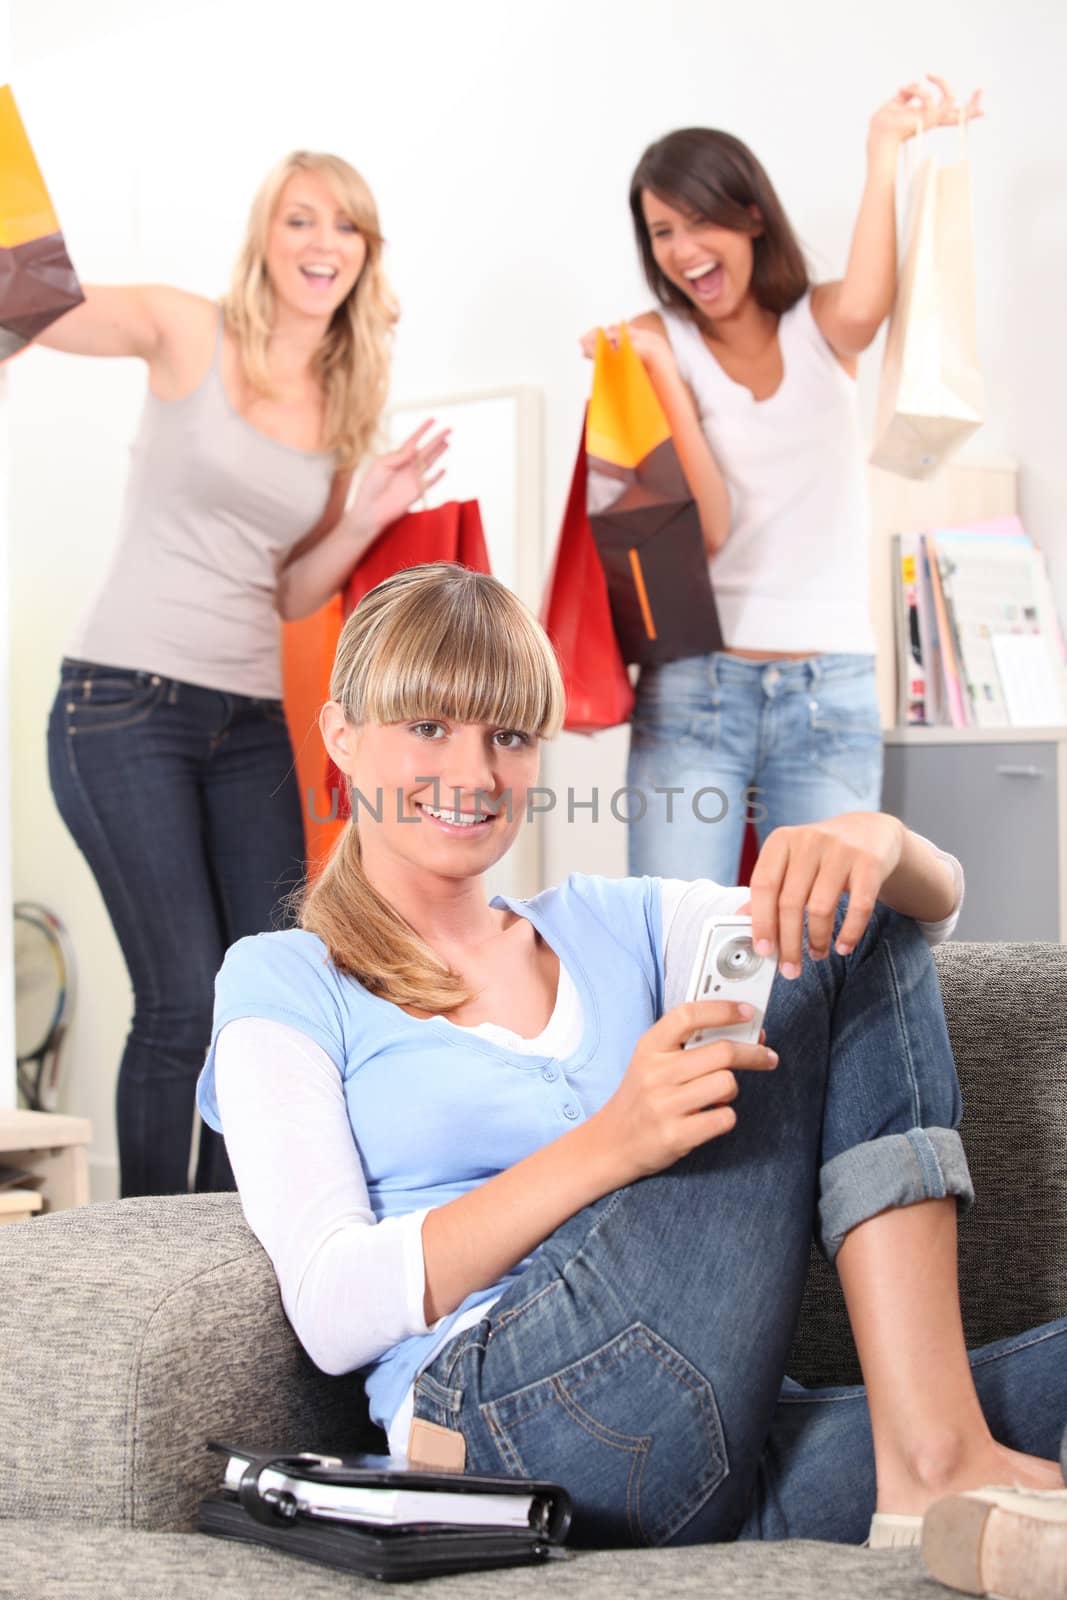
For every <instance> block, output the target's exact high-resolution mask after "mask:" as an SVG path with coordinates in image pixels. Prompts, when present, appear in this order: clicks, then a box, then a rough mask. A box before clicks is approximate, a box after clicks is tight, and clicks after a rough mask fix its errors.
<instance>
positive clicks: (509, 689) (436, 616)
mask: <svg viewBox="0 0 1067 1600" xmlns="http://www.w3.org/2000/svg"><path fill="white" fill-rule="evenodd" d="M330 698H331V700H335V701H337V703H338V704H339V705H340V706H341V707H342V708H343V710H344V714H345V717H346V719H347V720H348V722H350V723H352V724H357V725H358V724H360V723H364V722H374V723H391V722H402V721H408V720H411V721H417V720H419V719H420V718H427V719H430V718H435V717H445V718H449V719H451V720H453V721H457V722H484V723H489V724H493V725H496V726H499V727H502V728H515V729H517V730H519V731H520V732H523V733H527V734H531V735H535V736H536V737H538V738H542V739H551V738H553V737H554V736H555V735H556V734H557V733H558V732H559V730H560V728H561V727H562V725H563V713H564V709H565V692H564V688H563V681H562V678H561V676H560V671H559V667H558V665H557V662H556V656H555V652H554V651H553V649H552V645H551V644H550V643H549V640H548V637H547V635H546V634H545V632H544V630H543V629H542V628H541V626H540V624H539V623H538V622H537V621H536V619H535V618H534V616H533V615H532V613H531V612H530V611H529V610H528V609H527V607H526V606H525V605H523V603H522V601H521V600H519V599H518V598H517V596H516V595H514V594H512V592H511V590H510V589H508V588H506V587H505V586H504V584H502V583H500V582H499V580H498V579H496V578H492V577H489V576H488V575H486V574H485V573H480V572H471V571H470V570H469V569H468V568H466V567H460V566H457V565H455V564H453V563H451V562H434V563H431V564H428V565H426V566H419V567H408V568H407V569H406V570H405V571H403V572H398V573H396V574H394V576H393V577H391V578H387V579H386V580H385V582H384V583H380V584H378V586H377V588H374V589H372V590H371V591H370V592H369V593H368V594H366V595H364V597H363V599H362V600H361V601H360V602H359V604H358V605H357V607H356V609H355V610H354V611H353V612H352V615H351V616H350V617H349V618H348V621H347V622H346V623H345V626H344V628H343V630H342V632H341V638H340V640H339V642H338V645H337V654H336V657H335V659H334V666H333V674H332V677H331V679H330ZM358 810H359V806H358V802H357V804H356V805H354V806H353V815H352V817H351V818H350V820H349V821H348V822H347V823H346V824H345V829H344V832H343V833H342V834H341V837H340V839H339V840H338V841H337V844H336V845H335V846H334V849H333V851H332V853H331V855H330V857H329V859H328V861H327V862H326V865H325V866H324V867H323V869H322V872H321V873H320V875H319V876H318V878H317V879H316V880H315V881H314V882H313V883H312V884H311V885H310V887H309V888H308V889H307V891H306V893H305V895H304V899H303V904H302V907H301V911H300V926H301V927H302V928H305V929H307V931H308V932H309V933H314V934H317V935H318V937H319V938H320V939H321V940H322V942H323V944H324V945H325V946H326V948H327V950H328V951H329V953H330V960H331V961H332V962H333V965H334V966H335V967H336V968H337V970H338V971H339V972H343V973H346V974H348V975H349V976H350V977H353V978H356V979H358V980H359V982H360V983H361V984H362V985H363V987H364V988H365V989H368V990H369V991H370V993H371V994H376V995H379V996H380V997H381V998H382V999H384V1000H391V1001H392V1002H393V1003H394V1004H395V1005H400V1006H406V1007H410V1008H412V1009H414V1010H418V1011H424V1012H427V1013H428V1014H430V1015H437V1014H439V1013H442V1012H448V1011H454V1010H456V1009H457V1007H459V1006H462V1005H465V1004H466V1003H467V1002H468V1001H469V1000H470V999H471V998H472V996H471V994H470V992H469V991H468V990H467V989H466V988H464V986H463V983H462V981H461V979H460V978H459V976H458V975H457V974H456V973H455V972H453V971H452V970H451V969H450V968H449V967H448V966H447V965H446V964H445V963H444V962H442V961H441V960H440V958H439V957H438V956H436V955H435V954H434V952H433V951H432V950H431V949H430V947H429V946H428V945H427V944H426V943H425V941H424V940H423V939H421V938H420V937H419V935H418V934H417V933H416V932H415V930H414V929H413V928H412V927H411V926H410V925H409V924H408V923H407V922H406V921H405V920H404V919H403V917H401V916H399V915H398V914H397V912H396V911H395V910H394V909H393V908H392V906H390V905H389V903H388V902H387V901H386V900H385V899H384V898H383V897H382V896H381V895H380V894H379V893H378V892H377V890H376V889H375V888H374V887H373V886H372V885H371V883H370V882H369V881H368V879H367V877H366V874H365V873H364V871H363V866H362V851H361V847H360V838H359V827H358Z"/></svg>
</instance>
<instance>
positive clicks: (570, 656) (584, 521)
mask: <svg viewBox="0 0 1067 1600" xmlns="http://www.w3.org/2000/svg"><path fill="white" fill-rule="evenodd" d="M585 497H586V464H585V439H584V430H583V438H582V441H581V443H580V445H579V447H578V459H577V461H576V462H575V465H574V476H573V478H572V479H571V490H570V494H569V496H568V498H567V509H566V511H565V512H564V514H563V526H562V528H561V529H560V535H559V544H558V546H557V547H556V559H555V561H554V563H553V566H552V575H551V577H550V578H549V581H548V587H547V589H546V591H545V600H544V605H543V607H542V611H541V622H542V624H543V626H544V629H545V632H546V633H547V634H548V636H549V638H550V639H551V640H552V643H553V645H554V646H555V650H556V655H557V657H558V659H559V665H560V671H561V672H562V674H563V683H564V687H565V688H566V691H567V713H566V716H565V718H564V722H563V726H564V727H565V728H566V729H568V730H569V731H570V732H571V733H595V732H597V730H598V729H600V728H613V727H615V726H616V724H617V723H620V722H628V721H629V718H630V712H631V711H632V710H633V704H634V692H633V688H632V686H631V684H630V679H629V676H628V675H627V671H626V665H625V663H624V661H623V659H622V651H621V650H620V649H619V642H618V640H617V639H616V637H615V628H614V625H613V623H612V618H611V603H610V601H609V600H608V585H607V580H606V578H605V577H604V569H603V567H602V566H601V564H600V557H599V556H598V555H597V550H596V545H595V544H594V543H593V535H592V532H591V530H590V527H589V516H588V513H587V511H586V506H585Z"/></svg>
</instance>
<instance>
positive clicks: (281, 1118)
mask: <svg viewBox="0 0 1067 1600" xmlns="http://www.w3.org/2000/svg"><path fill="white" fill-rule="evenodd" d="M934 848H936V847H934ZM937 854H938V855H939V856H940V857H941V859H942V860H944V861H946V862H948V863H949V865H950V866H951V868H952V871H953V873H954V876H955V879H956V903H955V905H954V907H953V910H952V912H951V913H950V915H949V916H948V917H946V918H945V919H944V920H943V921H942V922H937V923H920V924H919V926H920V927H921V928H922V930H923V932H924V934H925V936H926V938H927V940H928V941H929V943H931V944H937V943H940V942H941V940H943V939H947V938H949V937H950V936H951V934H952V931H953V929H954V928H955V926H956V923H957V921H958V919H959V913H960V907H961V905H962V903H963V889H964V885H963V869H962V868H961V866H960V864H959V862H958V861H957V860H956V858H955V857H954V856H951V855H948V854H947V853H946V852H944V851H937ZM748 898H749V890H748V889H747V888H744V887H741V888H724V887H723V886H722V885H720V884H716V883H712V882H711V881H710V880H708V879H696V880H693V881H683V880H680V879H664V880H663V881H662V885H661V918H662V940H663V944H662V948H663V966H664V1009H665V1010H669V1009H670V1008H671V1006H674V1005H678V1004H679V1003H680V1002H681V1001H682V1000H684V999H685V993H686V989H687V987H688V983H689V978H690V973H691V969H692V965H693V961H694V959H695V954H696V950H697V946H698V941H699V938H700V933H701V930H702V928H703V926H704V923H705V922H706V920H707V919H708V918H709V917H713V916H728V915H730V914H731V913H733V912H735V911H736V910H737V908H738V907H739V906H740V905H743V904H744V903H745V901H746V900H747V899H748ZM454 1026H457V1027H458V1026H460V1024H454ZM582 1028H583V1018H582V1010H581V1002H580V998H579V995H578V992H577V989H576V988H575V985H574V983H573V980H572V978H571V975H570V974H569V973H568V971H567V969H566V968H565V967H564V966H563V965H562V964H561V966H560V974H559V988H558V991H557V996H556V1004H555V1007H554V1009H553V1012H552V1016H551V1018H550V1020H549V1022H548V1024H547V1025H546V1027H545V1028H544V1029H543V1031H542V1032H541V1033H540V1034H538V1035H537V1036H536V1037H535V1038H532V1039H524V1038H522V1037H521V1036H520V1035H518V1034H515V1033H512V1032H511V1030H510V1029H508V1028H505V1027H502V1026H500V1025H498V1024H496V1023H492V1022H482V1023H478V1024H477V1025H476V1026H475V1027H472V1028H470V1029H469V1030H468V1031H470V1032H471V1033H478V1034H482V1035H484V1036H486V1037H488V1038H493V1039H496V1040H497V1041H498V1042H500V1043H504V1044H506V1045H507V1046H508V1047H509V1048H510V1049H513V1050H520V1051H528V1052H530V1053H532V1054H536V1055H554V1056H559V1057H565V1056H567V1055H568V1054H569V1053H570V1052H571V1051H572V1050H573V1049H575V1048H576V1047H577V1044H578V1042H579V1040H580V1039H581V1036H582ZM215 1092H216V1096H217V1100H218V1107H219V1112H220V1116H221V1120H222V1126H223V1128H224V1130H225V1137H226V1148H227V1151H228V1153H229V1157H230V1162H231V1165H232V1167H233V1171H234V1176H235V1178H236V1180H237V1186H238V1189H239V1191H240V1195H241V1202H242V1205H243V1207H244V1212H245V1216H246V1218H247V1219H248V1225H249V1227H250V1228H251V1229H252V1231H253V1233H254V1234H255V1235H256V1237H257V1238H258V1239H259V1241H260V1243H261V1244H262V1245H263V1248H264V1249H265V1250H266V1252H267V1254H268V1255H269V1256H270V1258H271V1261H272V1263H273V1265H274V1270H275V1272H276V1274H277V1277H278V1284H279V1288H280V1290H281V1297H282V1304H283V1305H284V1307H285V1311H286V1315H287V1316H288V1318H289V1320H290V1322H291V1323H292V1325H293V1328H294V1330H295V1332H296V1334H297V1337H298V1338H299V1340H300V1342H301V1344H302V1345H303V1346H304V1349H305V1350H306V1351H307V1352H308V1354H309V1355H310V1357H311V1359H312V1360H313V1361H314V1362H315V1363H316V1365H317V1366H319V1367H321V1368H322V1369H323V1371H325V1372H331V1373H341V1372H351V1371H355V1370H356V1369H358V1368H360V1367H364V1366H366V1365H367V1364H368V1363H370V1362H372V1361H374V1360H376V1359H377V1358H378V1357H379V1356H381V1355H382V1354H383V1353H384V1352H385V1351H386V1350H388V1349H390V1348H391V1347H392V1346H393V1345H394V1344H397V1343H398V1342H399V1341H400V1340H401V1339H405V1338H408V1337H410V1336H412V1335H415V1334H425V1333H428V1332H432V1331H433V1327H435V1326H437V1324H430V1325H428V1324H427V1323H426V1320H425V1316H424V1297H425V1292H426V1280H425V1267H424V1261H423V1252H422V1224H423V1220H424V1218H425V1217H426V1215H427V1212H426V1210H421V1211H413V1212H410V1213H408V1214H407V1215H405V1216H402V1217H388V1218H385V1219H383V1220H382V1221H380V1222H379V1221H375V1217H374V1213H373V1211H372V1209H371V1205H370V1199H369V1196H368V1192H367V1184H366V1179H365V1177H364V1173H363V1169H362V1167H361V1165H360V1161H359V1155H358V1152H357V1149H356V1143H355V1140H354V1138H353V1134H352V1128H351V1125H350V1123H349V1120H348V1109H347V1106H346V1103H345V1096H344V1088H343V1085H342V1081H341V1077H340V1074H339V1072H338V1070H337V1067H336V1066H335V1065H334V1063H333V1062H332V1061H331V1060H330V1058H329V1056H328V1055H327V1054H326V1052H325V1051H324V1050H323V1049H322V1048H321V1046H320V1045H318V1044H316V1043H314V1041H313V1040H311V1039H310V1038H309V1037H308V1036H307V1035H306V1034H304V1033H301V1032H300V1031H299V1030H298V1029H296V1028H291V1027H287V1026H286V1025H285V1024H283V1023H279V1022H274V1021H267V1020H264V1019H262V1018H257V1017H244V1018H240V1019H238V1020H236V1021H234V1022H230V1023H228V1024H227V1025H226V1027H224V1028H223V1029H222V1032H221V1033H220V1034H219V1038H218V1042H217V1045H216V1053H215ZM491 1304H492V1301H483V1302H482V1303H480V1304H479V1305H477V1306H475V1307H473V1308H471V1310H470V1311H469V1312H468V1313H466V1314H465V1316H464V1317H461V1318H459V1319H458V1320H457V1321H455V1322H453V1323H452V1324H451V1326H450V1327H449V1328H448V1329H447V1330H446V1332H445V1333H444V1334H443V1335H442V1339H443V1340H444V1339H450V1338H453V1337H454V1336H455V1335H456V1334H457V1333H459V1332H460V1331H462V1329H463V1328H465V1327H467V1326H469V1325H470V1324H471V1323H473V1322H477V1321H479V1320H480V1319H481V1318H482V1317H484V1316H485V1314H486V1312H487V1311H488V1309H489V1306H490V1305H491ZM434 1354H436V1347H435V1348H434V1349H433V1350H431V1352H430V1354H429V1356H428V1357H427V1362H429V1361H430V1360H432V1359H433V1356H434ZM410 1418H411V1391H410V1390H409V1391H408V1394H407V1395H406V1397H405V1399H404V1402H403V1403H402V1404H401V1406H400V1408H399V1410H398V1411H397V1412H396V1414H395V1416H394V1417H393V1419H392V1421H391V1423H390V1426H389V1448H390V1452H391V1454H394V1455H404V1454H405V1453H406V1449H407V1429H408V1423H409V1421H410Z"/></svg>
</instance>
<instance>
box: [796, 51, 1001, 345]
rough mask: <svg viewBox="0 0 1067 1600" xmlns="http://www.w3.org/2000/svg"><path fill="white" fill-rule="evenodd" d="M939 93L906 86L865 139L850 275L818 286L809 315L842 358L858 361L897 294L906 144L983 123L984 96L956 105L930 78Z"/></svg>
mask: <svg viewBox="0 0 1067 1600" xmlns="http://www.w3.org/2000/svg"><path fill="white" fill-rule="evenodd" d="M930 82H931V83H933V84H935V85H936V87H937V90H938V94H937V95H936V96H935V95H934V93H933V91H932V90H930V89H927V88H925V87H924V86H923V85H922V84H919V83H908V84H905V85H904V87H903V88H902V89H898V91H897V93H896V94H895V95H894V96H893V98H892V100H889V101H887V102H886V104H885V105H884V106H880V107H879V108H878V110H877V111H876V112H875V114H874V116H873V117H872V118H871V122H870V129H869V131H868V134H867V181H866V183H865V185H864V189H863V195H862V198H861V200H860V208H859V213H858V215H857V217H856V225H855V228H854V229H853V233H852V246H851V249H850V250H849V257H848V266H847V268H846V270H845V276H844V277H843V278H839V279H838V280H837V281H836V282H834V283H820V284H817V285H816V287H815V288H814V290H813V291H812V297H811V309H812V314H813V315H814V317H815V321H816V322H817V323H818V325H819V328H820V329H821V331H822V334H823V336H824V338H825V339H826V341H827V343H828V344H829V345H830V346H831V347H832V349H833V350H834V351H835V352H836V354H837V355H839V356H841V357H843V358H845V359H846V360H847V359H848V358H850V357H854V356H858V355H859V354H860V353H861V351H863V350H866V349H867V347H868V345H869V344H870V343H871V342H872V340H873V339H874V337H875V335H876V334H877V332H878V329H879V328H880V327H881V325H882V323H883V322H884V320H885V318H886V317H887V316H888V315H889V313H890V311H891V310H892V309H893V301H894V299H895V297H896V292H897V227H896V175H897V156H898V153H899V151H900V147H901V145H902V144H903V143H904V142H905V141H906V140H907V139H910V138H911V137H912V136H913V135H914V134H915V133H916V132H917V131H918V128H919V125H920V123H921V125H922V127H923V128H936V127H946V126H948V125H950V124H952V123H958V122H959V121H960V119H961V118H962V119H964V120H969V119H970V118H972V117H980V116H982V114H983V113H982V109H981V105H980V99H981V90H976V91H975V93H974V94H973V95H972V96H971V98H970V100H969V101H968V102H967V104H966V105H965V106H962V107H961V106H958V105H957V104H956V101H955V99H954V98H953V95H952V91H951V90H950V89H949V87H948V85H947V84H946V83H945V82H944V80H943V79H941V78H935V77H933V76H931V77H930Z"/></svg>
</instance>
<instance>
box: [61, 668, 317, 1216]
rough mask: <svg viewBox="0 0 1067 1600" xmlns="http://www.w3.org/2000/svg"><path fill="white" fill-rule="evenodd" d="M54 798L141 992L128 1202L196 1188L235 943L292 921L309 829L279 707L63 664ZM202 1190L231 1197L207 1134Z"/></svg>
mask: <svg viewBox="0 0 1067 1600" xmlns="http://www.w3.org/2000/svg"><path fill="white" fill-rule="evenodd" d="M48 768H49V775H50V778H51V782H52V793H53V795H54V796H55V801H56V805H57V806H58V808H59V812H60V815H61V816H62V818H63V820H64V822H65V823H66V824H67V827H68V828H69V829H70V831H71V833H72V835H73V836H74V841H75V843H76V844H77V845H78V847H79V849H80V850H81V852H82V854H83V855H84V856H85V859H86V861H87V862H88V864H89V867H90V870H91V871H92V873H93V876H94V877H95V878H96V881H97V883H98V885H99V887H100V892H101V894H102V895H103V897H104V903H105V905H106V906H107V910H108V914H109V916H110V917H111V922H112V925H113V927H114V929H115V933H116V935H117V937H118V941H119V944H120V946H121V948H122V954H123V956H124V957H125V960H126V965H127V968H128V969H129V974H130V981H131V983H132V985H133V995H134V1012H133V1022H132V1024H131V1027H130V1031H129V1035H128V1037H127V1040H126V1047H125V1050H124V1052H123V1056H122V1063H121V1066H120V1069H119V1077H118V1092H117V1097H116V1112H117V1120H118V1142H119V1164H120V1169H121V1180H122V1193H123V1195H124V1196H125V1195H137V1194H178V1193H181V1192H183V1191H184V1190H185V1189H186V1188H187V1187H188V1176H187V1174H188V1166H189V1155H190V1149H191V1144H192V1136H193V1126H194V1093H195V1089H196V1079H197V1075H198V1073H199V1071H200V1068H201V1067H202V1066H203V1062H204V1052H205V1051H206V1049H207V1045H208V1041H209V1039H210V1037H211V1012H212V1004H213V997H214V983H215V974H216V972H217V971H218V969H219V967H220V966H221V964H222V958H223V955H224V954H225V952H226V948H227V946H228V945H230V944H232V943H233V942H234V940H236V939H240V938H242V937H243V936H244V935H245V934H250V933H261V932H263V931H264V930H266V929H269V928H271V927H278V926H283V925H285V922H286V913H285V911H284V908H283V907H282V906H281V905H280V901H281V899H282V897H283V896H284V895H285V893H286V892H288V891H291V890H292V889H294V888H296V887H298V886H299V884H300V882H301V879H302V875H303V862H304V835H303V826H302V822H301V816H300V799H299V792H298V787H297V783H296V779H295V776H294V773H293V755H292V748H291V746H290V743H289V734H288V731H287V729H286V725H285V716H284V713H283V710H282V704H281V701H280V700H266V699H262V700H261V699H253V698H251V697H249V696H246V695H238V694H224V693H222V692H221V691H218V690H214V689H202V688H199V687H197V686H196V685H193V684H189V683H180V682H177V681H176V680H174V679H170V678H163V677H160V676H159V675H158V674H154V673H148V672H132V671H126V670H122V669H118V668H114V667H103V666H98V665H94V664H92V663H88V662H83V661H72V660H69V659H68V660H64V662H63V665H62V669H61V673H60V687H59V692H58V694H57V695H56V698H55V701H54V703H53V706H52V714H51V718H50V720H49V725H48ZM195 1183H196V1188H197V1189H199V1190H209V1189H232V1188H233V1187H234V1182H233V1175H232V1173H231V1171H230V1165H229V1161H228V1160H227V1158H226V1150H225V1146H224V1144H223V1142H222V1139H221V1138H220V1137H219V1136H218V1135H217V1134H215V1133H212V1132H211V1130H210V1129H208V1128H203V1129H202V1130H201V1136H200V1151H199V1156H198V1161H197V1169H196V1179H195Z"/></svg>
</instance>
